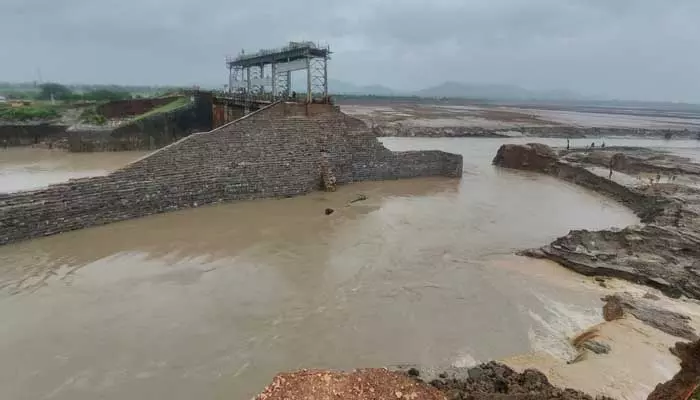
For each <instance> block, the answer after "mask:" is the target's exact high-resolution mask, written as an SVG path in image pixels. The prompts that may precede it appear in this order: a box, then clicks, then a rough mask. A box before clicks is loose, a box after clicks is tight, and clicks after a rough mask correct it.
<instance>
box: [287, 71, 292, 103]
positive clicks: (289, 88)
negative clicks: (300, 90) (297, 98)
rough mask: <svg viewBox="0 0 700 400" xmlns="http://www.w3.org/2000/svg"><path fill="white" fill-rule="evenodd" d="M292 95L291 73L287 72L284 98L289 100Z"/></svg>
mask: <svg viewBox="0 0 700 400" xmlns="http://www.w3.org/2000/svg"><path fill="white" fill-rule="evenodd" d="M291 95H292V71H287V93H286V94H285V96H286V97H287V98H289V96H291Z"/></svg>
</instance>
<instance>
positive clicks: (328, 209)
mask: <svg viewBox="0 0 700 400" xmlns="http://www.w3.org/2000/svg"><path fill="white" fill-rule="evenodd" d="M324 212H325V214H326V215H331V214H333V213H334V212H335V210H334V209H332V208H326V211H324Z"/></svg>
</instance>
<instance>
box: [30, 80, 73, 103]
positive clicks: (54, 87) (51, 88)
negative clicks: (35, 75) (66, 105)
mask: <svg viewBox="0 0 700 400" xmlns="http://www.w3.org/2000/svg"><path fill="white" fill-rule="evenodd" d="M40 89H41V91H40V92H39V96H38V98H39V99H40V100H49V99H51V96H52V95H53V98H54V99H55V100H70V99H71V98H72V97H73V92H72V91H71V90H70V89H69V88H68V87H66V86H64V85H61V84H60V83H45V84H43V85H41V86H40Z"/></svg>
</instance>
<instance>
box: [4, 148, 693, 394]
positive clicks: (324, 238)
mask: <svg viewBox="0 0 700 400" xmlns="http://www.w3.org/2000/svg"><path fill="white" fill-rule="evenodd" d="M531 141H538V142H544V143H549V144H552V145H558V146H561V145H564V144H565V141H563V140H558V139H533V138H527V139H525V138H517V139H513V138H511V139H419V138H387V139H384V142H385V144H386V145H387V146H388V147H389V148H391V149H393V150H408V149H441V150H446V151H451V152H459V153H462V154H463V155H464V176H463V177H462V179H461V180H458V179H445V178H429V179H414V180H403V181H391V182H368V183H359V184H353V185H348V186H343V187H341V188H339V190H338V191H337V192H334V193H322V192H318V193H312V194H310V195H307V196H303V197H297V198H291V199H284V200H260V201H250V202H239V203H234V204H224V205H216V206H211V207H203V208H199V209H194V210H185V211H179V212H174V213H169V214H162V215H156V216H151V217H147V218H142V219H138V220H131V221H125V222H121V223H116V224H111V225H107V226H101V227H96V228H90V229H85V230H81V231H75V232H69V233H65V234H61V235H56V236H52V237H47V238H42V239H37V240H32V241H27V242H23V243H18V244H13V245H8V246H3V247H0V319H1V320H2V323H1V324H0V398H2V399H66V400H68V399H70V400H80V399H95V398H100V399H126V398H128V399H146V398H167V399H171V400H179V399H247V398H250V397H251V396H253V395H254V394H255V393H257V392H259V391H260V390H261V389H262V388H263V387H264V385H265V384H266V383H267V382H269V381H270V379H271V378H272V376H273V375H274V374H276V373H277V372H281V371H285V370H291V369H298V368H341V369H351V368H354V367H363V366H385V365H392V364H400V363H421V364H431V365H446V364H456V365H468V364H471V363H474V362H476V361H480V360H490V359H499V358H505V357H510V356H513V355H515V354H521V353H526V352H530V351H532V350H540V351H547V352H549V353H551V354H552V355H554V356H558V357H567V356H568V351H569V348H568V344H567V335H571V334H573V333H575V332H577V331H579V330H581V329H583V328H586V327H588V326H589V325H591V324H594V323H596V322H599V321H600V320H601V315H600V304H601V303H600V300H599V296H598V293H597V292H595V291H590V290H587V289H585V288H584V287H583V286H581V287H577V285H560V284H555V282H553V280H554V279H553V278H552V277H551V276H549V277H548V278H547V279H544V278H543V277H542V276H541V275H538V273H540V272H542V271H545V270H546V269H542V262H541V261H533V260H528V259H524V258H521V257H517V256H514V255H513V254H514V252H515V251H517V250H520V249H523V248H529V247H537V246H540V245H543V244H545V243H548V242H549V241H551V240H553V239H554V238H556V237H558V236H561V235H564V234H566V233H567V232H568V230H570V229H577V228H587V229H600V228H606V227H612V226H625V225H629V224H633V223H636V222H637V221H638V220H637V218H636V217H635V216H634V215H633V213H632V212H631V211H629V210H627V209H626V208H624V207H623V206H621V205H619V204H617V203H615V202H613V201H611V200H608V199H606V198H604V197H602V196H600V195H598V194H596V193H592V192H589V191H586V190H584V189H581V188H579V187H576V186H574V185H571V184H568V183H565V182H562V181H559V180H557V179H554V178H552V177H549V176H544V175H538V174H531V173H525V172H520V171H508V170H502V169H498V168H495V167H493V166H491V164H490V161H491V159H492V158H493V156H494V155H495V153H496V150H497V148H498V146H500V144H502V143H506V142H511V143H512V142H523V143H524V142H531ZM582 142H583V140H582ZM618 142H619V143H618ZM606 144H608V145H616V144H624V145H645V146H652V145H653V146H655V147H659V145H662V146H661V147H664V146H674V147H677V148H678V149H679V151H681V152H686V153H694V152H695V151H699V152H700V144H699V143H696V142H691V141H688V142H683V141H673V142H661V141H648V140H647V141H645V140H624V139H618V140H615V139H606ZM581 145H584V143H581ZM42 152H43V153H42ZM18 154H23V155H24V156H20V155H18ZM140 156H142V154H139V153H122V154H120V153H98V154H93V155H89V156H85V155H75V154H66V153H60V152H55V151H54V152H50V151H47V150H41V151H39V150H7V152H5V153H3V151H0V191H3V192H7V191H13V190H18V189H31V188H33V187H39V186H43V185H45V184H47V183H50V182H55V181H56V180H57V179H59V177H60V178H61V180H63V179H66V178H68V177H81V176H89V175H92V174H98V173H106V172H107V171H109V170H113V169H114V168H117V167H118V166H119V165H123V164H124V163H127V162H129V161H131V160H134V159H136V158H138V157H140ZM32 165H33V167H31V166H32ZM358 194H364V195H366V196H367V197H368V199H367V200H365V201H360V202H355V203H350V201H351V200H353V199H355V198H356V197H357V195H358ZM325 208H333V209H335V210H336V212H335V213H334V214H332V215H330V216H326V215H324V209H325ZM550 267H551V266H548V268H550ZM556 275H557V276H556V279H559V280H570V281H571V282H575V281H576V280H581V279H582V278H581V277H579V276H577V275H575V274H573V273H569V272H568V271H565V270H563V269H562V273H561V274H559V273H557V274H556Z"/></svg>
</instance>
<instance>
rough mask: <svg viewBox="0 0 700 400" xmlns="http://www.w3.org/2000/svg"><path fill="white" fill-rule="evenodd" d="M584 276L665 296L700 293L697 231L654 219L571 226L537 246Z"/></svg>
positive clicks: (537, 254)
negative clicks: (592, 227) (611, 226)
mask: <svg viewBox="0 0 700 400" xmlns="http://www.w3.org/2000/svg"><path fill="white" fill-rule="evenodd" d="M523 254H526V255H529V256H534V257H538V258H548V259H551V260H554V261H557V262H558V263H560V264H561V265H563V266H565V267H567V268H569V269H571V270H574V271H576V272H578V273H581V274H583V275H588V276H607V277H614V278H621V279H626V280H629V281H632V282H635V283H641V284H646V285H648V286H651V287H653V288H656V289H659V290H660V291H662V292H663V293H664V294H666V295H667V296H671V297H680V296H681V295H685V296H688V297H691V298H695V299H700V236H698V235H697V233H696V232H694V231H690V230H687V229H685V228H676V227H669V226H659V225H655V224H654V225H643V226H630V227H627V228H624V229H621V230H601V231H588V230H573V231H571V232H569V234H568V235H566V236H563V237H560V238H558V239H556V240H555V241H554V242H552V244H550V245H547V246H543V247H542V248H540V249H537V251H533V252H527V251H526V252H523Z"/></svg>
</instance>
